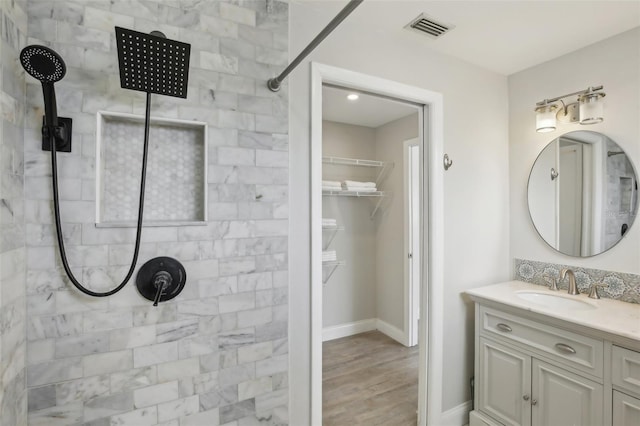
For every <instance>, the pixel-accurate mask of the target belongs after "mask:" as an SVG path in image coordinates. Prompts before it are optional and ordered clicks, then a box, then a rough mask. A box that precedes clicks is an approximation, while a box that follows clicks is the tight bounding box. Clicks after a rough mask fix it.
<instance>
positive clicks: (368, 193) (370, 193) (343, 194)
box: [322, 189, 389, 197]
mask: <svg viewBox="0 0 640 426" xmlns="http://www.w3.org/2000/svg"><path fill="white" fill-rule="evenodd" d="M322 195H334V196H338V197H386V196H388V195H389V193H388V192H386V191H347V190H340V191H338V190H333V189H323V190H322Z"/></svg>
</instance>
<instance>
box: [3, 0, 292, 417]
mask: <svg viewBox="0 0 640 426" xmlns="http://www.w3.org/2000/svg"><path fill="white" fill-rule="evenodd" d="M1 3H2V4H7V3H10V2H6V1H2V2H1ZM21 3H24V4H25V5H26V17H27V19H28V26H25V28H27V30H28V34H27V36H28V42H29V43H30V44H31V43H33V44H44V45H47V46H50V47H51V48H53V49H54V50H55V51H57V52H58V53H59V54H60V55H61V56H62V58H63V59H64V60H65V61H66V65H67V75H66V76H65V78H64V79H63V80H62V81H60V82H59V83H56V90H57V99H58V114H59V115H60V116H63V117H71V118H72V119H73V131H74V133H73V152H71V153H64V154H63V153H61V154H59V155H58V163H59V177H60V179H59V181H60V196H61V214H62V220H63V229H64V236H65V241H66V244H67V255H68V257H69V263H70V264H71V267H72V269H73V270H74V272H75V273H76V276H77V277H78V278H79V279H80V280H81V281H82V282H83V283H84V284H85V286H87V287H89V288H91V289H93V290H98V291H105V290H108V289H112V288H114V287H115V286H116V285H117V284H118V283H119V282H120V281H121V280H122V279H123V277H124V276H125V275H126V272H127V269H128V268H129V263H130V262H131V256H132V253H133V242H134V240H135V229H134V228H118V227H113V228H104V227H96V223H95V222H96V196H97V194H96V132H97V129H96V127H97V126H96V122H97V118H96V116H97V113H98V111H108V112H115V113H127V114H135V115H143V114H144V111H145V94H144V93H141V92H135V91H131V90H125V89H122V88H121V87H120V80H119V73H118V60H117V51H116V47H115V46H116V43H115V34H114V26H120V27H124V28H130V29H133V30H136V31H141V32H146V33H149V32H151V31H153V30H159V31H162V32H163V33H164V34H166V36H167V37H168V38H170V39H175V40H179V41H182V42H185V43H190V44H191V58H190V64H191V65H190V70H189V87H188V96H187V98H186V99H180V98H172V97H166V96H153V100H152V105H151V115H152V117H162V118H169V119H177V120H186V121H196V122H201V123H206V126H207V137H208V140H207V141H206V150H207V155H208V162H207V164H206V165H205V164H204V159H203V160H202V161H203V163H202V167H203V168H206V171H207V174H206V175H207V182H206V183H207V185H206V188H207V209H208V216H207V217H206V218H203V219H204V220H201V216H202V214H203V213H202V206H201V205H198V206H197V207H196V206H192V207H190V208H189V209H188V210H185V212H186V214H188V215H192V217H193V218H197V219H198V221H201V222H202V223H201V224H198V225H196V226H180V225H178V224H169V225H168V226H147V227H145V228H144V229H143V232H142V245H141V251H140V258H139V260H138V267H140V266H142V265H143V264H144V263H145V262H146V261H148V260H149V259H151V258H153V257H157V256H170V257H174V258H176V259H177V260H179V261H180V262H181V263H182V264H183V265H184V267H185V269H186V274H187V283H186V285H185V288H184V291H183V292H182V293H181V294H180V295H179V296H178V297H176V298H175V299H172V300H170V301H168V302H164V303H161V304H160V305H159V306H158V307H153V306H152V304H151V302H150V301H148V300H146V299H144V298H142V297H141V296H140V295H139V294H138V292H137V289H136V287H135V285H134V281H131V282H130V283H129V284H127V286H126V287H125V288H124V289H123V290H122V291H121V292H119V293H117V294H115V295H113V296H110V297H106V298H90V297H87V296H84V295H82V294H81V293H79V292H78V291H77V290H76V289H75V288H73V286H71V285H70V283H69V282H68V280H67V279H66V278H65V275H64V272H63V270H62V268H61V263H60V260H59V256H58V253H57V249H56V248H55V245H54V241H55V234H54V230H53V229H54V228H53V225H52V224H53V214H52V208H51V204H52V203H51V168H50V153H49V152H43V151H42V150H41V149H40V144H41V135H40V126H41V120H42V114H43V107H42V89H41V87H40V85H39V84H38V82H37V81H35V80H34V79H33V78H31V77H27V78H26V83H27V84H26V96H23V98H22V99H24V100H23V102H24V103H25V109H26V114H25V120H24V135H25V141H24V144H23V145H24V156H25V161H24V181H25V188H24V192H20V194H22V193H24V205H25V207H24V216H25V218H24V222H25V226H24V231H23V232H24V234H25V235H26V238H25V240H24V241H25V246H26V306H27V315H26V348H27V350H26V385H27V389H28V394H27V401H28V402H27V406H28V423H29V424H30V425H45V424H47V425H52V424H55V425H85V426H106V425H127V426H128V425H132V426H133V425H136V426H138V425H162V426H189V425H192V426H193V425H195V426H200V425H202V426H205V425H206V426H216V425H244V424H246V425H253V424H261V423H264V424H269V425H278V424H287V423H288V418H287V417H288V392H289V390H288V371H289V367H288V335H287V329H288V318H287V312H288V280H289V278H288V273H287V262H288V253H287V249H288V244H287V233H288V215H289V206H288V135H287V132H288V89H287V87H286V85H285V87H283V89H282V90H281V91H280V92H278V93H272V92H271V91H269V90H268V89H267V87H266V81H267V80H268V79H269V78H270V77H272V76H274V75H277V74H278V72H280V71H281V70H282V69H283V67H284V66H286V64H287V59H288V53H287V51H288V46H287V43H288V4H287V3H286V2H280V1H275V0H256V1H252V0H229V1H218V0H216V1H213V0H95V1H87V0H73V1H72V0H55V1H45V0H37V1H36V0H29V1H24V2H21ZM26 41H27V40H26V39H25V40H23V42H24V43H22V44H23V45H24V44H25V43H26ZM2 53H3V60H4V58H5V56H4V54H5V51H4V46H3V52H2ZM16 57H17V54H16ZM12 60H13V61H15V58H14V59H12ZM3 66H4V65H3ZM4 77H5V80H6V78H7V75H6V73H5V74H4ZM129 139H130V140H128V143H130V144H137V145H138V146H139V147H141V146H142V143H143V140H142V138H141V137H138V136H137V135H133V134H131V135H130V138H129ZM168 142H169V141H168ZM151 146H152V147H155V148H153V150H154V152H150V154H149V167H157V166H158V165H159V164H161V163H160V162H159V161H160V160H162V161H164V160H166V157H167V155H164V156H163V157H162V158H161V157H160V156H156V160H154V155H156V153H155V150H157V149H162V147H161V145H156V144H154V143H152V144H151ZM174 148H175V147H174ZM140 152H141V151H140V150H139V149H131V150H129V151H127V155H130V156H132V157H134V156H138V155H140V154H139V153H140ZM189 155H190V158H191V157H195V156H198V155H197V154H195V151H193V152H191V153H190V154H189ZM198 158H202V157H201V156H198ZM140 163H141V158H134V159H132V160H131V161H130V162H127V164H131V165H130V166H122V168H120V169H117V168H116V170H117V172H121V173H123V174H124V173H131V174H132V175H133V174H139V167H140ZM2 164H3V167H4V162H3V163H2ZM132 167H135V170H129V169H130V168H132ZM158 173H161V170H158ZM203 175H204V174H203V170H200V172H199V173H198V176H203ZM164 177H166V176H164ZM178 177H179V176H178ZM189 179H191V181H193V179H194V178H189ZM119 182H120V181H119ZM159 182H160V183H161V182H164V183H163V184H162V183H161V185H160V187H158V186H156V191H158V192H159V195H160V196H161V197H162V196H163V194H162V188H161V186H162V185H169V184H170V183H169V182H168V180H167V179H165V180H164V181H163V180H161V179H160V178H158V179H157V180H156V182H155V183H156V184H157V183H159ZM178 183H179V182H177V183H176V184H175V185H174V188H167V191H166V194H169V195H167V197H171V195H170V194H171V190H175V189H176V188H178V186H179V185H178ZM119 184H122V182H120V183H119ZM131 186H137V184H136V183H135V182H133V180H132V183H131ZM151 188H152V189H151V190H150V191H153V185H152V186H151ZM203 188H204V187H203V186H200V187H195V188H191V189H189V190H193V191H196V192H197V191H202V190H203ZM132 192H133V195H131V197H132V198H137V188H136V189H135V191H132ZM149 196H150V200H151V201H150V203H151V204H150V210H149V211H150V214H152V213H153V210H154V208H153V206H154V204H153V195H152V194H151V193H150V194H149ZM172 197H173V198H174V201H175V198H176V196H172ZM198 199H201V197H199V198H198ZM121 201H122V200H120V199H117V198H116V199H111V198H110V199H109V202H110V204H109V206H108V208H110V209H111V208H117V205H118V203H120V202H121ZM156 207H158V206H157V205H156ZM158 211H160V210H158ZM107 213H108V214H107V217H108V218H109V219H110V220H113V221H117V220H130V219H131V217H130V216H123V217H113V216H111V217H109V214H111V215H112V214H113V211H109V212H107ZM126 213H128V211H127V212H126ZM165 213H166V212H165ZM165 213H163V214H162V216H161V219H170V220H181V219H183V217H176V218H173V217H168V218H167V216H166V214H165ZM169 213H170V212H169ZM189 219H191V217H189ZM23 251H24V249H23ZM134 277H135V275H134ZM22 288H25V287H24V286H23V287H22ZM2 296H3V297H4V294H3V295H2ZM3 303H4V300H3ZM23 336H24V333H23ZM3 345H4V342H3ZM3 349H4V346H3ZM2 361H3V363H4V358H3V359H2ZM18 374H19V370H18ZM23 377H24V374H23ZM22 383H24V379H23V382H22ZM3 415H4V413H3ZM5 424H8V423H3V424H2V426H4V425H5ZM15 424H16V423H13V424H12V426H15ZM18 424H26V423H25V422H24V421H21V422H19V423H18Z"/></svg>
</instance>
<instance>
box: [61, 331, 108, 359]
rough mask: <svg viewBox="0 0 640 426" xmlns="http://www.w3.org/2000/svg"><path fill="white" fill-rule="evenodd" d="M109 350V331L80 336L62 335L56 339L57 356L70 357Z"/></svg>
mask: <svg viewBox="0 0 640 426" xmlns="http://www.w3.org/2000/svg"><path fill="white" fill-rule="evenodd" d="M108 350H109V335H108V333H92V334H81V335H79V336H70V337H61V338H58V339H56V341H55V357H56V358H69V357H73V356H81V355H89V354H95V353H100V352H107V351H108Z"/></svg>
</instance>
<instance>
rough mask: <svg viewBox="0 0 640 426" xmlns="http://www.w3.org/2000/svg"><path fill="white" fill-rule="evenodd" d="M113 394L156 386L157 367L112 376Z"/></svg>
mask: <svg viewBox="0 0 640 426" xmlns="http://www.w3.org/2000/svg"><path fill="white" fill-rule="evenodd" d="M110 377H111V379H110V380H111V392H112V393H118V392H123V391H127V390H132V389H138V388H141V387H146V386H150V385H154V384H156V383H157V382H158V372H157V367H156V366H155V365H152V366H149V367H143V368H137V369H133V370H127V371H123V372H120V373H113V374H111V376H110Z"/></svg>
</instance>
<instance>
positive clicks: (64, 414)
mask: <svg viewBox="0 0 640 426" xmlns="http://www.w3.org/2000/svg"><path fill="white" fill-rule="evenodd" d="M82 415H83V412H82V402H75V403H72V404H67V405H63V406H56V407H50V408H46V409H44V410H39V411H34V412H32V413H29V426H68V425H73V424H78V423H80V422H81V421H82Z"/></svg>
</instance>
